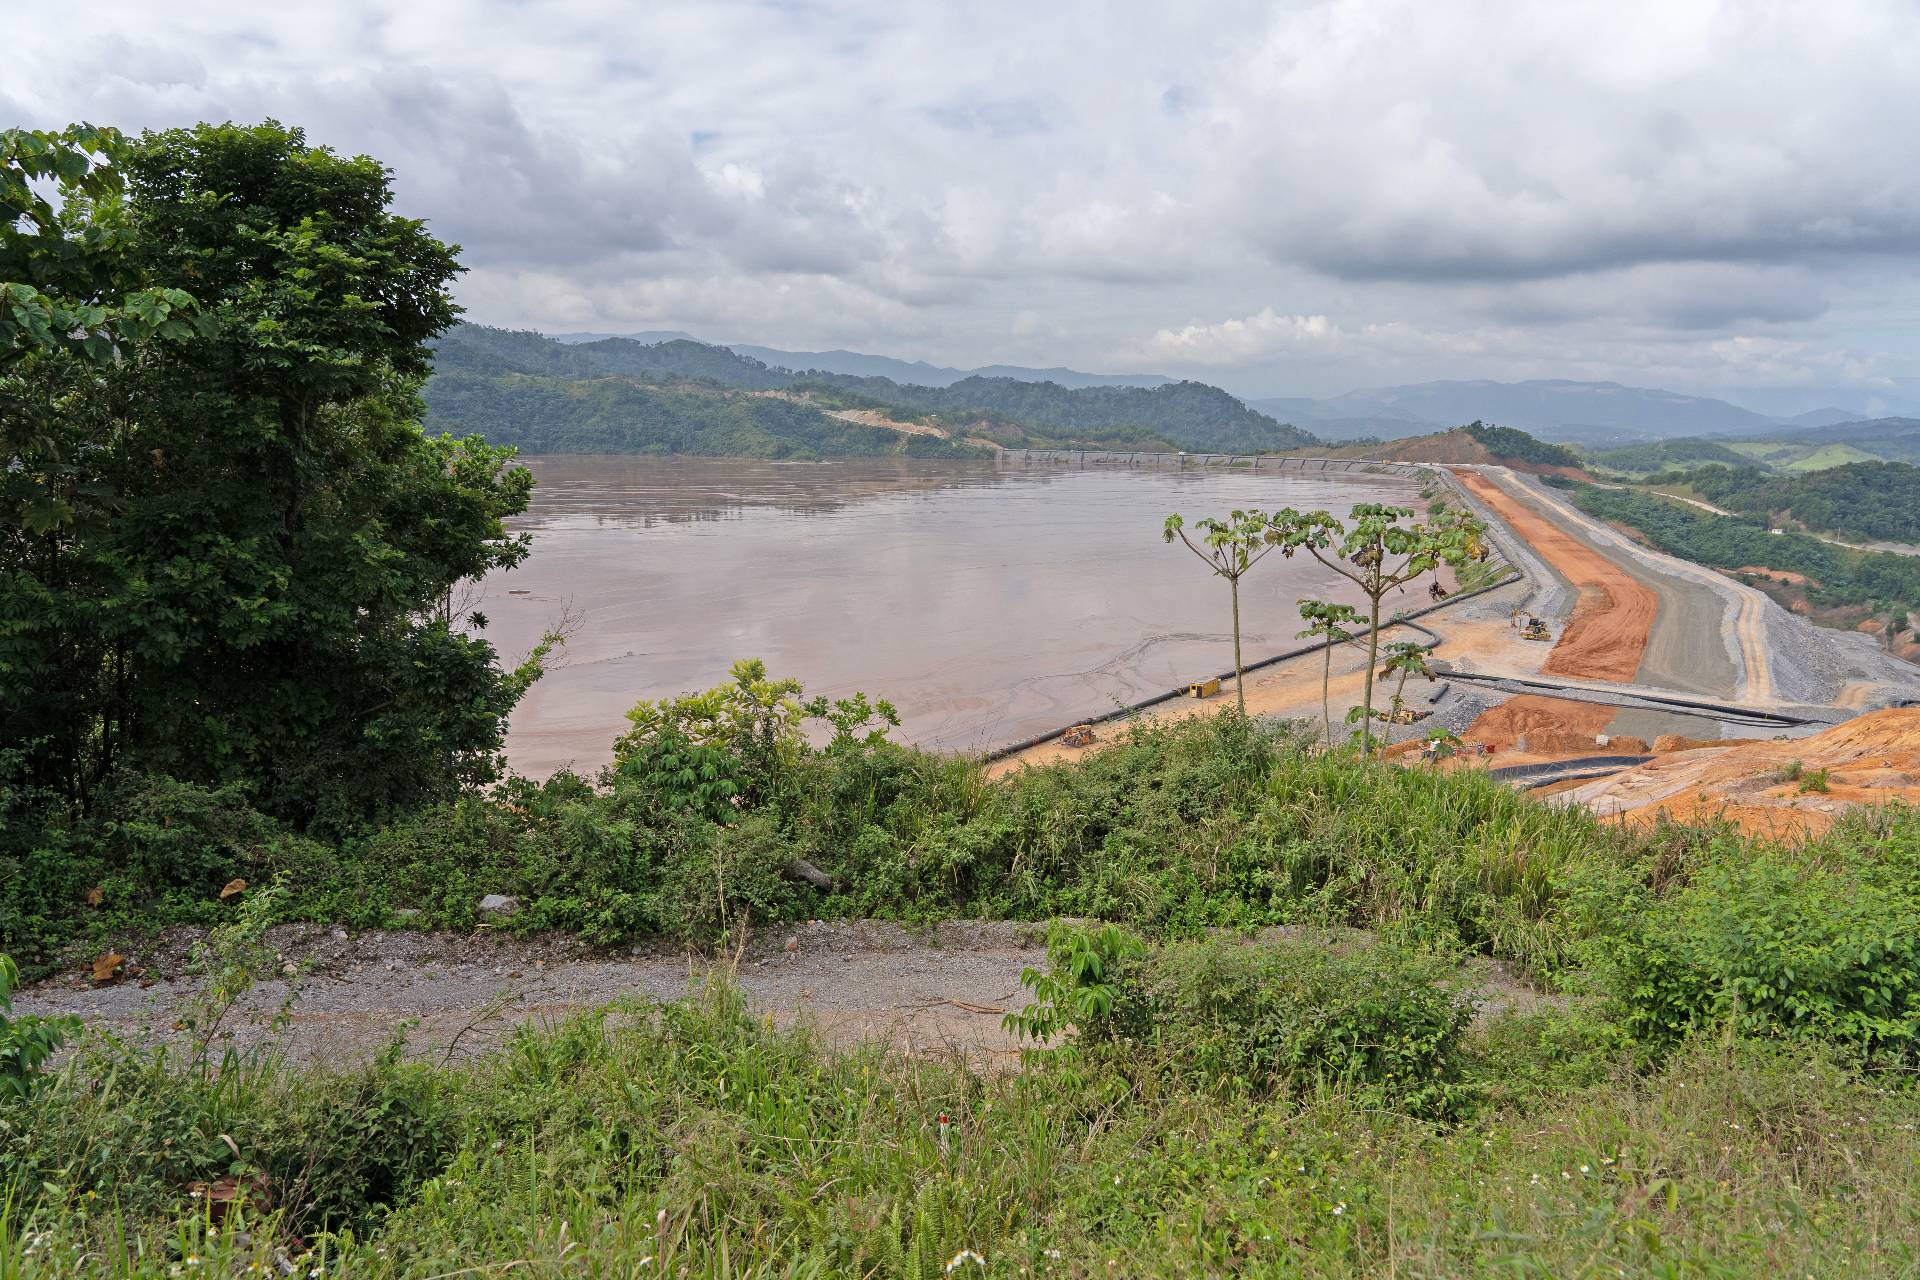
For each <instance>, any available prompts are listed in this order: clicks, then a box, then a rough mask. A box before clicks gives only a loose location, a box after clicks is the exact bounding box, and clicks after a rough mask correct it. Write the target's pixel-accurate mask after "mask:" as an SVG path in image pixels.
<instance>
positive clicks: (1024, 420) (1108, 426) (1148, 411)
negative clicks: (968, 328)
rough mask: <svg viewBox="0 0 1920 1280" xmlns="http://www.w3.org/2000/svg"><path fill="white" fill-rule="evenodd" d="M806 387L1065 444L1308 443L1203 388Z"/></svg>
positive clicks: (999, 381)
mask: <svg viewBox="0 0 1920 1280" xmlns="http://www.w3.org/2000/svg"><path fill="white" fill-rule="evenodd" d="M808 385H817V386H821V387H827V388H837V389H841V390H847V391H853V392H857V393H858V394H860V395H862V396H865V397H867V398H868V399H870V400H873V401H877V402H879V403H881V404H886V405H893V406H896V407H899V408H903V409H909V410H912V411H915V412H919V413H935V414H940V415H942V416H943V417H948V418H955V419H962V420H964V419H966V418H969V417H973V416H978V415H986V416H993V417H1000V418H1006V419H1010V420H1011V421H1014V422H1017V423H1021V424H1022V425H1025V426H1029V427H1037V428H1041V429H1043V430H1046V431H1049V432H1053V433H1058V434H1060V435H1063V436H1068V437H1072V436H1079V435H1102V434H1105V433H1109V432H1112V431H1114V430H1116V429H1128V428H1134V429H1140V430H1145V431H1150V432H1153V433H1154V434H1156V435H1159V436H1162V437H1164V438H1165V439H1166V440H1168V441H1170V442H1171V443H1172V444H1174V445H1175V446H1176V447H1178V448H1181V449H1186V450H1189V451H1192V452H1206V453H1274V452H1280V451H1283V450H1287V449H1298V448H1301V447H1303V446H1305V445H1309V444H1312V443H1314V438H1313V437H1312V436H1311V435H1309V434H1307V433H1306V432H1304V431H1301V430H1299V429H1297V428H1295V427H1292V426H1289V425H1288V424H1286V423H1281V422H1276V421H1275V420H1274V419H1272V418H1270V417H1268V416H1267V415H1266V414H1264V413H1258V412H1256V411H1254V410H1252V409H1249V408H1247V406H1246V405H1244V404H1242V403H1241V402H1240V401H1239V400H1238V399H1236V398H1234V397H1233V396H1231V395H1229V394H1228V393H1227V392H1225V391H1222V390H1221V389H1220V388H1218V387H1213V386H1208V385H1207V384H1206V383H1203V382H1171V383H1167V384H1166V385H1164V386H1158V387H1080V388H1074V389H1069V388H1066V387H1063V386H1060V385H1059V384H1058V383H1053V382H1023V381H1020V380H1018V379H1014V378H981V377H972V378H963V379H961V380H960V381H959V382H956V383H954V384H953V385H952V386H949V387H916V386H903V385H901V384H900V383H897V382H894V381H892V380H891V379H887V378H855V377H850V376H845V375H833V376H818V375H815V376H813V377H812V378H810V379H809V383H808Z"/></svg>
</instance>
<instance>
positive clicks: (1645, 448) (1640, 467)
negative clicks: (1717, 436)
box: [1587, 436, 1750, 475]
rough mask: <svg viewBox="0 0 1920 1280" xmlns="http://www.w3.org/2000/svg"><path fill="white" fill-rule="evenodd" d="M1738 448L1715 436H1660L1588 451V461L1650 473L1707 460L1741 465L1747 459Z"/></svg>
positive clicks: (1596, 465)
mask: <svg viewBox="0 0 1920 1280" xmlns="http://www.w3.org/2000/svg"><path fill="white" fill-rule="evenodd" d="M1738 450H1739V446H1738V445H1726V444H1722V443H1720V442H1718V441H1715V440H1702V439H1699V438H1697V437H1692V436H1687V437H1682V438H1681V439H1678V440H1661V441H1659V442H1657V443H1654V444H1637V445H1629V446H1627V447H1626V448H1623V449H1602V450H1599V451H1598V452H1595V453H1593V454H1591V455H1589V456H1588V459H1587V461H1588V462H1589V464H1590V465H1591V466H1592V467H1594V468H1596V469H1597V470H1600V471H1607V472H1613V473H1616V474H1622V475H1650V474H1652V473H1654V472H1656V471H1671V470H1673V469H1675V468H1679V467H1689V466H1698V465H1700V464H1701V463H1706V462H1721V463H1725V464H1727V465H1728V466H1740V465H1741V464H1743V463H1745V462H1747V461H1749V460H1750V459H1749V456H1748V455H1747V454H1745V453H1742V452H1739V451H1738Z"/></svg>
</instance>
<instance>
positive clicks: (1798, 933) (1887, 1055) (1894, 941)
mask: <svg viewBox="0 0 1920 1280" xmlns="http://www.w3.org/2000/svg"><path fill="white" fill-rule="evenodd" d="M1849 864H1851V865H1849ZM1896 874H1897V869H1894V868H1875V867H1873V866H1870V865H1863V864H1861V863H1859V862H1858V861H1857V860H1851V859H1849V860H1844V861H1842V863H1841V865H1819V864H1811V865H1810V864H1808V863H1806V862H1804V861H1800V860H1796V859H1791V858H1789V857H1788V856H1787V855H1785V854H1780V853H1771V854H1763V855H1761V856H1759V857H1757V858H1755V859H1753V860H1752V861H1735V860H1727V861H1722V862H1716V863H1714V864H1712V865H1710V866H1709V867H1707V868H1706V869H1705V870H1704V871H1703V872H1702V873H1701V874H1700V875H1699V877H1698V878H1697V879H1696V880H1695V881H1694V882H1693V883H1692V884H1690V885H1688V886H1687V887H1686V888H1684V889H1682V890H1680V891H1678V892H1675V893H1673V894H1670V895H1668V896H1666V897H1664V898H1661V899H1658V900H1656V901H1655V902H1654V904H1653V905H1652V906H1651V907H1649V908H1648V910H1647V911H1646V912H1645V914H1644V916H1643V918H1642V919H1641V920H1640V921H1639V922H1638V924H1637V925H1631V926H1628V927H1626V928H1624V929H1623V930H1622V932H1621V935H1620V936H1619V937H1618V938H1617V939H1616V940H1615V941H1614V943H1613V944H1612V945H1611V947H1610V948H1609V949H1608V950H1609V965H1608V974H1607V979H1606V980H1607V983H1608V985H1609V987H1610V988H1611V990H1612V993H1613V995H1614V996H1615V998H1616V999H1617V1000H1618V1001H1619V1005H1620V1008H1621V1009H1622V1011H1623V1020H1624V1023H1625V1025H1626V1026H1627V1028H1628V1029H1629V1030H1630V1031H1631V1032H1632V1033H1633V1034H1634V1035H1635V1036H1636V1037H1638V1038H1639V1039H1641V1040H1642V1041H1643V1042H1645V1043H1647V1044H1649V1045H1651V1046H1653V1047H1656V1048H1659V1047H1664V1046H1666V1045H1669V1044H1671V1043H1673V1042H1675V1041H1677V1040H1679V1039H1681V1038H1682V1037H1684V1036H1686V1035H1688V1034H1690V1033H1694V1032H1698V1031H1702V1030H1707V1029H1710V1028H1715V1027H1722V1026H1725V1027H1729V1028H1731V1029H1732V1030H1733V1031H1735V1032H1738V1033H1740V1034H1743V1035H1757V1036H1788V1037H1816V1038H1822V1039H1831V1040H1834V1041H1837V1042H1839V1043H1841V1044H1842V1045H1845V1046H1847V1047H1849V1048H1850V1049H1852V1050H1854V1051H1856V1052H1858V1053H1861V1054H1863V1055H1866V1056H1868V1057H1871V1058H1875V1059H1897V1060H1901V1061H1906V1062H1912V1061H1914V1060H1916V1059H1920V902H1917V901H1916V898H1915V896H1914V895H1913V893H1912V892H1911V887H1910V886H1908V887H1906V889H1905V890H1904V891H1903V887H1902V886H1901V885H1900V884H1899V883H1898V881H1897V880H1896V879H1895V875H1896Z"/></svg>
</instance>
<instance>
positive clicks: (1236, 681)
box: [1227, 577, 1247, 715]
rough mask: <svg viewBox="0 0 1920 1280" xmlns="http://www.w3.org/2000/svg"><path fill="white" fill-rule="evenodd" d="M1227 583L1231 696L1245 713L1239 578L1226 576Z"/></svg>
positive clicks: (1241, 712) (1245, 687) (1245, 692)
mask: <svg viewBox="0 0 1920 1280" xmlns="http://www.w3.org/2000/svg"><path fill="white" fill-rule="evenodd" d="M1227 585H1228V586H1230V587H1232V588H1233V696H1234V699H1235V701H1237V702H1238V703H1239V705H1240V714H1241V715H1245V714H1247V682H1246V679H1245V678H1244V677H1243V676H1242V675H1241V674H1240V579H1239V578H1238V577H1233V578H1228V579H1227Z"/></svg>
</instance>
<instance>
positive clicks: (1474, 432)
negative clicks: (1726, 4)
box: [1461, 419, 1580, 467]
mask: <svg viewBox="0 0 1920 1280" xmlns="http://www.w3.org/2000/svg"><path fill="white" fill-rule="evenodd" d="M1461 430H1462V431H1465V432H1466V433H1467V434H1468V435H1470V436H1472V437H1473V438H1474V439H1475V440H1477V441H1479V443H1480V444H1481V445H1483V446H1484V447H1485V448H1486V450H1487V452H1489V453H1491V454H1492V455H1493V456H1494V457H1496V458H1500V459H1502V460H1505V461H1511V462H1531V463H1534V464H1535V465H1537V466H1543V467H1577V466H1579V465H1580V455H1579V454H1577V453H1575V452H1574V451H1573V450H1571V449H1569V448H1567V447H1566V446H1565V445H1563V444H1548V443H1547V442H1546V441H1544V440H1539V439H1536V438H1535V437H1533V436H1530V435H1528V434H1527V433H1526V432H1524V431H1520V430H1517V429H1516V428H1513V427H1496V426H1493V425H1491V424H1490V423H1485V422H1481V421H1479V420H1478V419H1476V420H1474V421H1472V422H1469V423H1468V424H1467V425H1466V426H1464V427H1462V428H1461Z"/></svg>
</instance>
